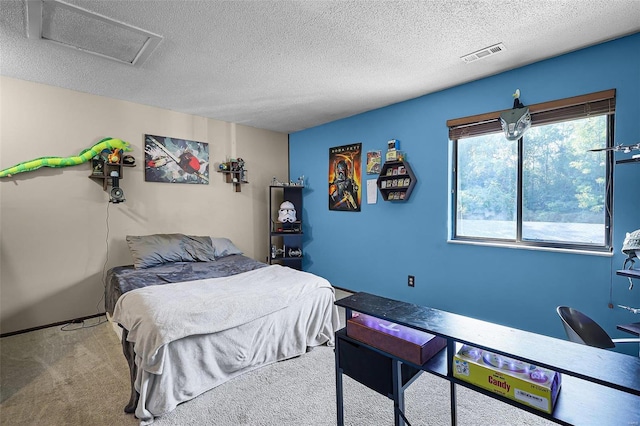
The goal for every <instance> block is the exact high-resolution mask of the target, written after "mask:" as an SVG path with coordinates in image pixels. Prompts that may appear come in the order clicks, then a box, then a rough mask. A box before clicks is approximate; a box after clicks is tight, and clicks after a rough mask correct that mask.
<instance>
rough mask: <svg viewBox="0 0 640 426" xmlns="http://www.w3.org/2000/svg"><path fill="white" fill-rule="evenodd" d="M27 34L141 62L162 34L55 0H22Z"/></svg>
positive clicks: (125, 61) (91, 51)
mask: <svg viewBox="0 0 640 426" xmlns="http://www.w3.org/2000/svg"><path fill="white" fill-rule="evenodd" d="M25 3H26V11H27V36H28V37H29V38H33V39H42V40H47V41H50V42H53V43H56V44H60V45H62V46H65V47H70V48H74V49H77V50H80V51H83V52H87V53H90V54H93V55H97V56H100V57H103V58H107V59H111V60H114V61H118V62H121V63H125V64H129V65H133V66H140V65H142V64H143V63H144V61H146V60H147V58H149V56H150V55H151V53H152V52H153V50H154V49H155V48H156V47H157V46H158V44H159V43H160V41H161V40H162V37H161V36H159V35H157V34H153V33H151V32H148V31H145V30H142V29H140V28H136V27H134V26H131V25H128V24H125V23H122V22H118V21H116V20H113V19H111V18H108V17H106V16H103V15H99V14H97V13H94V12H91V11H89V10H86V9H83V8H81V7H78V6H74V5H71V4H68V3H64V2H61V1H58V0H25Z"/></svg>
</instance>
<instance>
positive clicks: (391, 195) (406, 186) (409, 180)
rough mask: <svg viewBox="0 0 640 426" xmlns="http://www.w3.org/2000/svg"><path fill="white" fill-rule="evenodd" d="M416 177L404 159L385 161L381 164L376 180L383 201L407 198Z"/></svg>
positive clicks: (404, 199) (400, 200)
mask: <svg viewBox="0 0 640 426" xmlns="http://www.w3.org/2000/svg"><path fill="white" fill-rule="evenodd" d="M416 182H417V179H416V176H415V175H414V174H413V170H412V169H411V166H410V165H409V163H407V162H406V161H387V162H385V163H384V164H383V165H382V169H381V170H380V175H379V176H378V180H377V182H376V184H377V186H378V190H379V191H380V194H381V195H382V199H383V200H385V201H396V202H403V201H407V200H409V197H411V192H412V191H413V187H414V186H415V185H416Z"/></svg>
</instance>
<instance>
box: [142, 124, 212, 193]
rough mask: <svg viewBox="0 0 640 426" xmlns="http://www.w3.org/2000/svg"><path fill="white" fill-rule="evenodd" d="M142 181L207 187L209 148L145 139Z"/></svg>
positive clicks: (181, 141)
mask: <svg viewBox="0 0 640 426" xmlns="http://www.w3.org/2000/svg"><path fill="white" fill-rule="evenodd" d="M144 180H145V181H147V182H169V183H195V184H208V183H209V144H208V143H205V142H195V141H189V140H185V139H176V138H169V137H165V136H154V135H145V137H144Z"/></svg>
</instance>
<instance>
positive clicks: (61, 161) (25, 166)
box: [0, 138, 131, 178]
mask: <svg viewBox="0 0 640 426" xmlns="http://www.w3.org/2000/svg"><path fill="white" fill-rule="evenodd" d="M104 149H108V150H112V151H113V150H114V149H121V150H122V151H131V146H130V145H129V142H125V141H123V140H122V139H114V138H105V139H102V140H101V141H100V142H98V143H97V144H95V145H93V146H92V147H91V148H88V149H85V150H83V151H82V152H81V153H80V154H78V155H75V156H73V157H40V158H36V159H35V160H31V161H26V162H24V163H19V164H16V165H15V166H13V167H9V168H8V169H4V170H0V178H3V177H11V176H13V175H15V174H18V173H23V172H30V171H33V170H36V169H39V168H40V167H67V166H77V165H78V164H82V163H86V162H87V161H89V160H91V159H92V158H93V157H95V156H96V155H98V154H100V152H102V150H104Z"/></svg>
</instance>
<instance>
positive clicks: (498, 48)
mask: <svg viewBox="0 0 640 426" xmlns="http://www.w3.org/2000/svg"><path fill="white" fill-rule="evenodd" d="M504 50H507V49H506V47H504V44H502V43H498V44H494V45H493V46H489V47H485V48H484V49H480V50H478V51H477V52H473V53H469V54H468V55H464V56H462V57H461V58H460V59H462V60H463V61H465V62H466V63H469V62H473V61H477V60H478V59H483V58H486V57H487V56H491V55H495V54H496V53H500V52H502V51H504Z"/></svg>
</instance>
